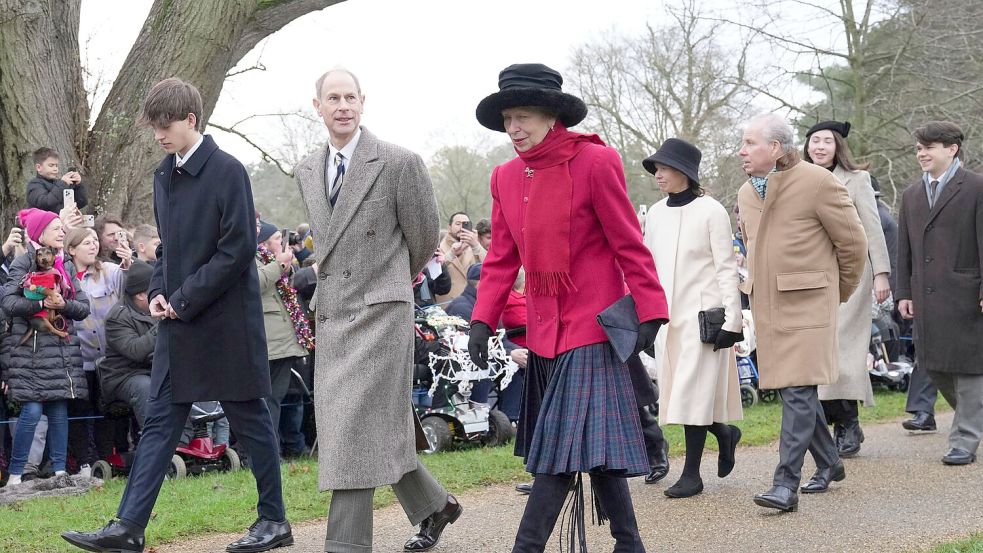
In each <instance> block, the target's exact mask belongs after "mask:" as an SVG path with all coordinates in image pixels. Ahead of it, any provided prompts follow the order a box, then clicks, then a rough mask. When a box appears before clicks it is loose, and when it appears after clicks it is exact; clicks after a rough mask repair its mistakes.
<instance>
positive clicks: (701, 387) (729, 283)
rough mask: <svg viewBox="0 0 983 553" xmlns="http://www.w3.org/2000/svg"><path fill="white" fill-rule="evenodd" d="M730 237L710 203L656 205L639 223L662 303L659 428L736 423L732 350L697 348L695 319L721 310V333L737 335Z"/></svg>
mask: <svg viewBox="0 0 983 553" xmlns="http://www.w3.org/2000/svg"><path fill="white" fill-rule="evenodd" d="M731 236H732V234H731V226H730V216H729V215H728V214H727V210H726V209H725V208H724V206H722V205H720V202H718V201H717V200H714V199H713V198H711V197H709V196H702V197H699V198H696V199H695V200H693V201H692V202H690V203H689V204H687V205H684V206H680V207H669V206H668V205H667V202H666V200H662V201H661V202H659V203H657V204H655V205H653V206H652V208H651V209H650V210H649V211H648V214H647V215H646V217H645V245H646V246H648V247H649V249H650V250H652V255H653V256H654V258H655V268H656V270H657V271H659V282H661V283H662V288H663V289H664V290H665V291H666V299H667V300H668V302H669V324H667V325H666V326H665V327H664V328H663V330H662V331H661V332H659V335H658V337H657V338H656V341H655V361H656V363H657V364H658V378H659V391H660V396H659V422H660V423H661V424H663V425H666V424H692V425H698V426H706V425H709V424H712V423H714V422H728V421H733V420H740V419H742V418H743V414H742V411H741V393H740V378H739V375H738V374H737V358H736V357H735V355H734V350H733V348H727V349H723V350H720V351H713V344H704V343H703V342H701V341H700V325H699V312H700V311H702V310H704V309H712V308H715V307H723V308H724V326H723V329H724V330H727V331H730V332H740V331H741V325H742V318H741V295H740V292H739V291H738V289H737V282H738V278H737V260H736V259H734V243H733V240H732V238H731Z"/></svg>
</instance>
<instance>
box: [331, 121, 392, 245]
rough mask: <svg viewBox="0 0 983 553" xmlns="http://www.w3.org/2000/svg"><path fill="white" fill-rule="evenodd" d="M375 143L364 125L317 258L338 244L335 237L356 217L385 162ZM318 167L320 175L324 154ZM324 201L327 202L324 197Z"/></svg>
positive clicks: (376, 141)
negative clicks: (381, 158)
mask: <svg viewBox="0 0 983 553" xmlns="http://www.w3.org/2000/svg"><path fill="white" fill-rule="evenodd" d="M378 146H379V140H378V139H377V138H376V137H375V135H373V134H372V133H370V132H369V131H368V130H367V129H365V128H364V127H363V128H362V135H361V137H359V139H358V146H356V147H355V152H354V153H353V154H352V160H351V163H349V165H348V168H347V170H346V171H345V182H344V184H343V185H342V188H341V192H340V193H339V194H338V201H337V202H336V203H335V206H334V209H333V210H332V211H331V214H330V219H329V221H328V225H327V232H326V233H325V236H324V243H323V248H324V249H323V253H322V252H318V257H320V258H321V260H322V261H323V260H324V259H326V258H327V256H328V254H330V253H331V250H332V249H334V247H335V245H336V244H337V243H338V239H339V238H341V233H342V232H343V231H344V230H345V228H347V227H348V223H350V222H351V220H352V218H353V217H354V216H355V212H356V211H358V207H359V206H360V205H361V204H362V200H364V199H365V195H366V194H368V193H369V190H371V189H372V185H373V184H374V183H375V180H376V178H378V177H379V173H381V172H382V167H383V165H385V163H384V162H383V161H382V160H380V159H379V151H378V149H379V148H378ZM321 167H322V169H321V172H322V174H323V172H324V169H323V167H324V158H323V157H322V158H321ZM322 181H323V175H322ZM322 181H319V182H322ZM321 188H322V192H321V194H322V196H323V195H324V191H323V188H324V187H323V186H322V187H321ZM325 202H326V203H328V204H329V205H330V203H329V202H327V200H326V199H325Z"/></svg>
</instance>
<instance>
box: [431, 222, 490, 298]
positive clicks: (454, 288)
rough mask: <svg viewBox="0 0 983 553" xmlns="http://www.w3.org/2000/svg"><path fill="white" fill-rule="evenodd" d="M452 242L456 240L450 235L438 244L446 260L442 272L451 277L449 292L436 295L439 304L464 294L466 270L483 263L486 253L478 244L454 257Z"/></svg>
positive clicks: (466, 281)
mask: <svg viewBox="0 0 983 553" xmlns="http://www.w3.org/2000/svg"><path fill="white" fill-rule="evenodd" d="M454 242H457V240H455V239H454V237H453V236H451V235H450V234H448V235H447V236H445V237H444V239H443V240H442V241H441V242H440V250H441V251H442V252H444V258H445V259H446V261H445V262H444V271H446V272H447V273H448V274H450V276H451V291H450V292H447V293H446V294H438V295H437V302H439V303H443V302H445V301H451V300H452V299H454V298H456V297H458V296H460V295H461V294H462V293H464V289H465V288H467V287H468V269H470V268H471V266H472V265H474V264H475V263H481V262H482V261H484V260H485V254H486V253H487V252H485V248H482V247H481V245H480V244H479V245H478V246H476V247H474V248H465V249H464V251H463V252H461V255H460V256H455V255H454V252H453V250H452V249H451V246H453V245H454Z"/></svg>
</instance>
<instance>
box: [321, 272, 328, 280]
mask: <svg viewBox="0 0 983 553" xmlns="http://www.w3.org/2000/svg"><path fill="white" fill-rule="evenodd" d="M319 278H320V279H321V280H328V273H321V275H320V277H319Z"/></svg>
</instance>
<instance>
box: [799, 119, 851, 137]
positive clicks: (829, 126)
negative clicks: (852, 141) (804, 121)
mask: <svg viewBox="0 0 983 553" xmlns="http://www.w3.org/2000/svg"><path fill="white" fill-rule="evenodd" d="M816 131H833V132H837V133H840V136H842V137H843V138H846V137H847V136H849V134H850V122H849V121H844V122H842V123H840V122H839V121H820V122H818V123H816V124H815V125H813V126H812V127H810V128H809V131H808V132H807V133H806V138H809V137H810V136H812V134H813V133H814V132H816Z"/></svg>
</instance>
